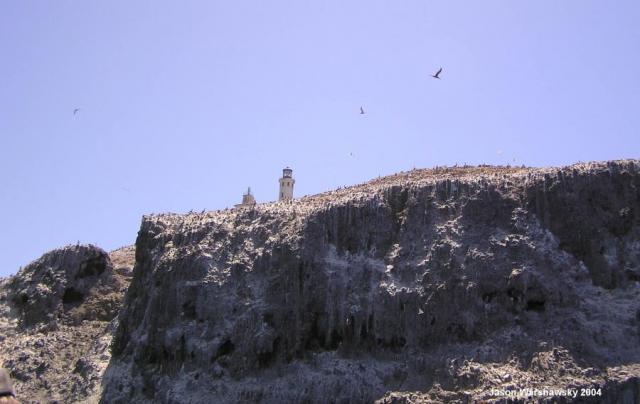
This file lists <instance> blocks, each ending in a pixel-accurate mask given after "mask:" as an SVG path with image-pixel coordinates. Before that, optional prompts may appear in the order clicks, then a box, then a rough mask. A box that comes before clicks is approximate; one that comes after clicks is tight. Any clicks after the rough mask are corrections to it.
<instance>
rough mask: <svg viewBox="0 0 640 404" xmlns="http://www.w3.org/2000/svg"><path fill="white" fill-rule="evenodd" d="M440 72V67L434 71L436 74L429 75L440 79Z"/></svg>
mask: <svg viewBox="0 0 640 404" xmlns="http://www.w3.org/2000/svg"><path fill="white" fill-rule="evenodd" d="M440 73H442V67H441V68H440V70H438V71H437V72H436V74H432V75H431V77H433V78H436V79H440Z"/></svg>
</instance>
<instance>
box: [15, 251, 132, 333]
mask: <svg viewBox="0 0 640 404" xmlns="http://www.w3.org/2000/svg"><path fill="white" fill-rule="evenodd" d="M7 286H8V291H9V296H8V297H9V299H10V300H11V303H12V304H13V306H14V307H15V308H16V310H17V311H18V315H19V319H20V325H21V326H23V327H29V326H34V325H36V324H39V323H45V324H47V323H55V322H57V321H58V320H60V319H62V320H74V321H76V322H78V321H82V320H83V319H86V320H103V321H109V320H111V319H112V318H114V317H115V316H116V314H117V310H118V308H119V302H118V301H117V299H116V300H115V301H110V300H109V299H105V296H108V295H110V294H111V293H113V292H114V291H116V292H117V291H119V290H120V289H121V288H122V285H121V284H120V283H119V282H118V280H117V278H115V277H114V276H113V267H112V265H111V260H110V259H109V255H108V254H107V253H106V252H104V251H103V250H101V249H100V248H98V247H95V246H92V245H87V246H85V245H76V246H67V247H64V248H61V249H58V250H54V251H51V252H49V253H47V254H45V255H43V256H42V257H41V258H39V259H38V260H36V261H34V262H32V263H31V264H29V265H28V266H26V267H25V268H23V269H22V270H21V271H20V272H18V274H16V275H15V276H14V277H12V278H11V280H10V281H9V283H8V285H7ZM95 298H99V299H100V305H95V304H91V303H94V302H92V300H95Z"/></svg>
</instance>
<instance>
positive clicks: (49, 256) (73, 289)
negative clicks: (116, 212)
mask: <svg viewBox="0 0 640 404" xmlns="http://www.w3.org/2000/svg"><path fill="white" fill-rule="evenodd" d="M134 251H135V250H134V248H133V247H126V248H122V249H119V250H116V251H113V252H111V253H109V254H108V253H106V252H105V251H103V250H102V249H100V248H98V247H95V246H92V245H75V246H67V247H63V248H60V249H57V250H53V251H51V252H48V253H46V254H45V255H43V256H42V257H40V258H39V259H37V260H36V261H34V262H32V263H31V264H29V265H27V266H26V267H25V268H23V269H21V270H20V271H19V272H18V273H17V274H16V275H15V276H13V277H11V278H9V279H2V280H0V365H1V366H3V367H5V368H7V369H8V370H9V371H10V372H11V376H12V378H13V379H14V384H15V388H16V391H17V394H18V398H19V399H20V401H21V402H22V403H49V402H64V403H68V402H96V403H97V402H98V401H99V398H100V393H101V391H102V390H101V381H102V375H103V373H104V370H105V369H106V367H107V364H108V363H109V359H110V358H111V353H110V350H109V346H110V343H111V339H112V336H113V332H114V330H115V325H116V323H115V317H116V316H117V314H118V312H119V310H120V306H121V305H122V300H123V295H124V291H125V290H126V288H127V287H128V285H129V279H130V276H131V270H132V268H133V262H134V259H133V258H134V256H133V254H134Z"/></svg>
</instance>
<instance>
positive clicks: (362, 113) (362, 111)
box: [360, 106, 364, 115]
mask: <svg viewBox="0 0 640 404" xmlns="http://www.w3.org/2000/svg"><path fill="white" fill-rule="evenodd" d="M360 115H364V109H362V106H360Z"/></svg>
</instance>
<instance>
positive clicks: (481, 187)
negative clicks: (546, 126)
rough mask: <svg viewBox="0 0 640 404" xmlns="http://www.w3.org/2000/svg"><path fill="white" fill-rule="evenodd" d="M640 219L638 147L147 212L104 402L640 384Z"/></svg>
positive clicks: (441, 395)
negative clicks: (596, 158)
mask: <svg viewBox="0 0 640 404" xmlns="http://www.w3.org/2000/svg"><path fill="white" fill-rule="evenodd" d="M639 217H640V163H639V162H637V161H633V160H628V161H616V162H609V163H597V164H576V165H573V166H570V167H566V168H562V169H530V168H511V167H460V168H440V169H433V170H414V171H411V172H408V173H401V174H398V175H395V176H390V177H385V178H381V179H378V180H374V181H371V182H369V183H366V184H361V185H358V186H354V187H349V188H344V189H340V190H337V191H333V192H329V193H325V194H320V195H316V196H312V197H304V198H301V199H298V200H295V201H294V202H292V203H273V204H262V205H257V206H255V207H253V208H242V209H234V210H226V211H219V212H209V213H202V214H189V215H177V214H164V215H151V216H145V217H144V218H143V222H142V226H141V229H140V232H139V234H138V239H137V242H136V265H135V269H134V273H133V279H132V282H131V285H130V287H129V289H128V291H127V294H126V299H125V303H124V305H123V309H122V311H121V313H120V316H119V324H118V326H117V330H116V333H115V338H114V341H113V357H112V358H111V361H110V363H109V367H108V369H107V370H106V373H105V378H104V381H103V385H104V391H103V395H102V401H103V402H106V403H117V402H123V403H124V402H263V403H282V402H372V401H375V400H379V401H380V402H388V403H391V402H429V401H432V402H441V401H459V402H468V401H469V400H474V399H484V400H498V399H500V397H497V396H495V395H493V394H494V393H492V392H495V391H512V390H514V389H518V388H532V389H535V388H544V387H548V388H556V389H567V388H577V389H580V388H587V387H593V388H599V389H600V394H601V395H598V396H588V397H579V398H580V399H582V400H583V401H589V400H591V401H593V402H619V401H624V402H637V401H638V400H640V390H639V388H638V382H637V380H638V376H640V350H638V348H637V347H638V343H639V342H640V299H639V298H640V285H639V283H638V281H639V280H640V278H639V274H640V237H639V236H640V226H639V221H640V218H639ZM56 290H57V289H56ZM82 290H84V289H82ZM83 293H84V292H83ZM18 296H20V295H19V294H18ZM56 296H57V295H56ZM62 296H63V297H64V293H63V295H62ZM63 300H64V299H63ZM19 301H20V300H18V302H19ZM63 303H64V302H63ZM63 306H64V304H63ZM63 311H64V310H63ZM27 317H28V318H30V317H29V316H27ZM36 318H40V314H38V316H36ZM602 394H603V395H602ZM503 399H504V397H503ZM566 400H568V401H570V399H566ZM625 400H626V401H625Z"/></svg>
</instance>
